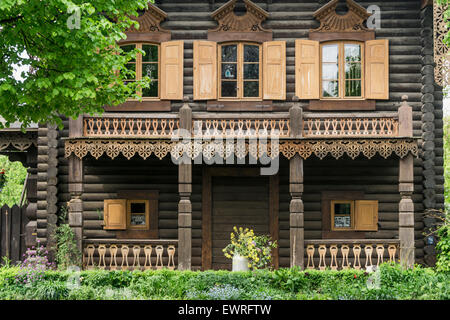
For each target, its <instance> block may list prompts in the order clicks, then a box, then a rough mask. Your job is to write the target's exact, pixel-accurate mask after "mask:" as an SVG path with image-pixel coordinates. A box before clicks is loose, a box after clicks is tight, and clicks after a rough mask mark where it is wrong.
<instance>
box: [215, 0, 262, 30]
mask: <svg viewBox="0 0 450 320" xmlns="http://www.w3.org/2000/svg"><path fill="white" fill-rule="evenodd" d="M237 1H238V0H231V1H228V2H227V3H226V4H224V5H223V6H222V7H220V8H219V9H217V10H216V11H214V12H213V13H212V14H211V17H212V18H213V19H214V20H216V21H217V23H218V24H219V26H218V27H217V28H216V29H213V30H210V31H211V32H218V31H225V32H261V31H262V32H269V31H270V30H266V29H264V28H263V27H262V26H261V23H262V22H263V21H264V20H266V19H267V18H268V17H269V13H268V12H267V11H265V10H263V9H261V8H260V7H259V6H257V5H256V4H254V3H253V2H251V1H250V0H242V1H243V2H244V3H245V7H246V9H247V13H246V14H245V15H243V16H237V15H236V14H235V13H234V8H235V6H236V2H237Z"/></svg>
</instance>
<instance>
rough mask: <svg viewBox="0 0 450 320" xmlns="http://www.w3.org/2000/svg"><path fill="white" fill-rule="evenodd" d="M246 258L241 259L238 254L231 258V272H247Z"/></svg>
mask: <svg viewBox="0 0 450 320" xmlns="http://www.w3.org/2000/svg"><path fill="white" fill-rule="evenodd" d="M248 270H249V269H248V258H245V257H241V256H240V255H238V254H235V255H234V256H233V269H232V271H248Z"/></svg>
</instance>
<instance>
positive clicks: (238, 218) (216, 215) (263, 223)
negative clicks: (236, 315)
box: [212, 177, 270, 270]
mask: <svg viewBox="0 0 450 320" xmlns="http://www.w3.org/2000/svg"><path fill="white" fill-rule="evenodd" d="M212 200H213V201H212V269H214V270H219V269H227V270H231V260H230V259H228V258H226V257H225V256H224V254H223V252H222V249H223V248H225V247H226V245H227V244H229V243H230V233H231V232H232V231H233V227H234V226H236V227H238V228H239V227H242V228H244V229H245V228H249V229H253V230H254V231H255V234H257V235H258V234H266V235H268V234H270V230H269V179H268V178H267V177H213V178H212Z"/></svg>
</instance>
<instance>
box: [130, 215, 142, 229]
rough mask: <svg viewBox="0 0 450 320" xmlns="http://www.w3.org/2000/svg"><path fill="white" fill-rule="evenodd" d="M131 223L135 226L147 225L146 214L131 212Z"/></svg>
mask: <svg viewBox="0 0 450 320" xmlns="http://www.w3.org/2000/svg"><path fill="white" fill-rule="evenodd" d="M130 218H131V221H130V224H131V225H133V226H145V214H131V217H130Z"/></svg>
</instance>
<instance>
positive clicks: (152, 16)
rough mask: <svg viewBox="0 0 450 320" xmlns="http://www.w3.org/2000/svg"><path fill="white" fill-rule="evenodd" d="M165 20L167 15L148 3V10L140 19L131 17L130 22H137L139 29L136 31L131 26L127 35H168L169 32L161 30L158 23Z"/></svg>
mask: <svg viewBox="0 0 450 320" xmlns="http://www.w3.org/2000/svg"><path fill="white" fill-rule="evenodd" d="M166 18H167V13H165V12H164V11H162V10H161V9H159V8H158V7H157V6H155V5H153V4H151V3H149V4H148V9H147V10H146V11H145V13H144V14H143V15H142V16H140V17H132V18H131V19H132V20H135V21H137V22H139V29H138V30H137V29H136V28H135V27H134V26H132V27H131V28H130V29H129V30H127V33H135V32H164V33H170V31H168V30H165V29H163V28H162V27H161V26H160V23H161V22H162V21H164V19H166Z"/></svg>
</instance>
